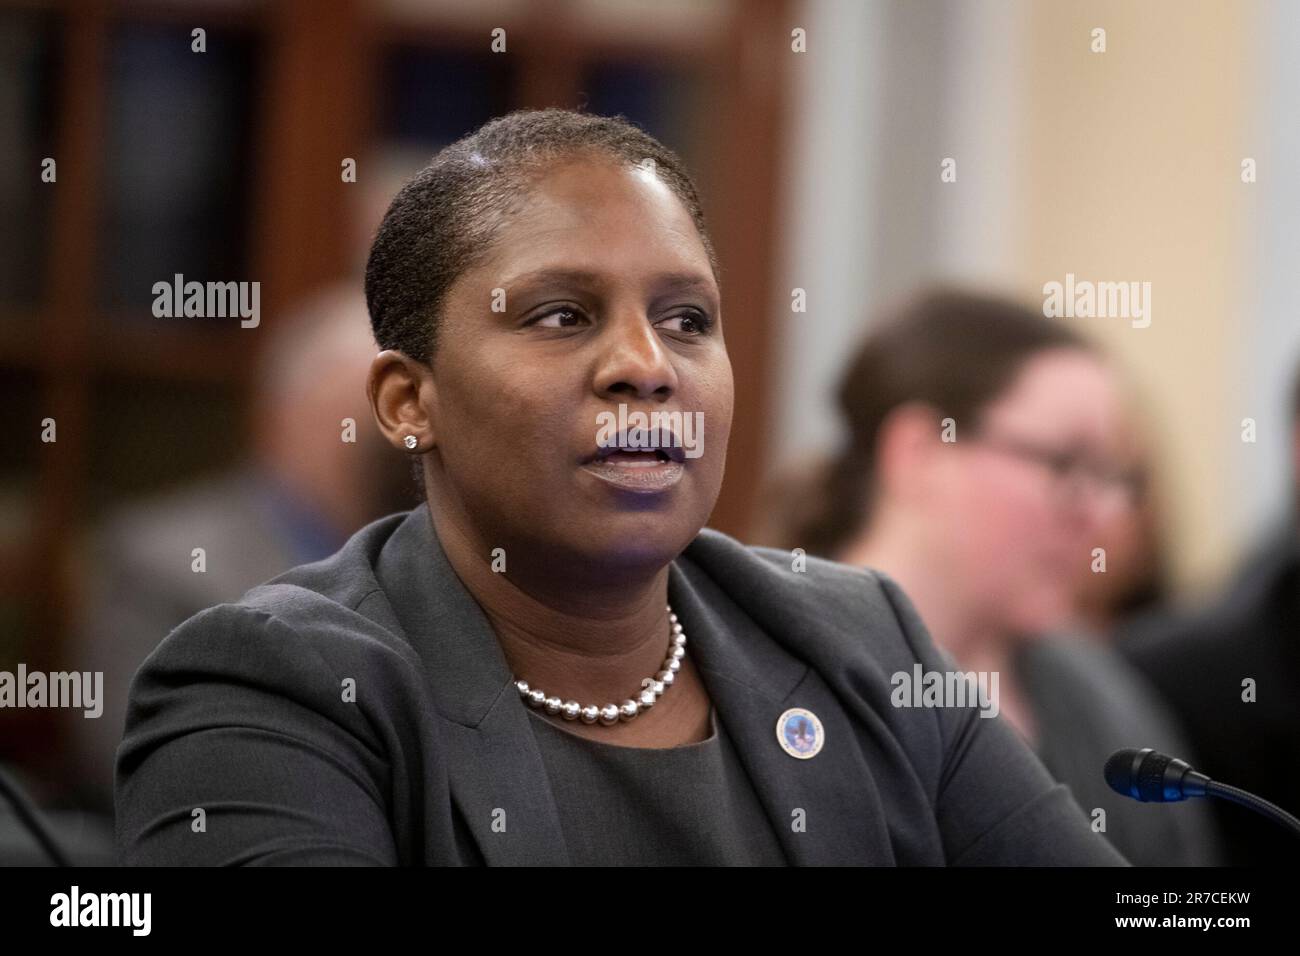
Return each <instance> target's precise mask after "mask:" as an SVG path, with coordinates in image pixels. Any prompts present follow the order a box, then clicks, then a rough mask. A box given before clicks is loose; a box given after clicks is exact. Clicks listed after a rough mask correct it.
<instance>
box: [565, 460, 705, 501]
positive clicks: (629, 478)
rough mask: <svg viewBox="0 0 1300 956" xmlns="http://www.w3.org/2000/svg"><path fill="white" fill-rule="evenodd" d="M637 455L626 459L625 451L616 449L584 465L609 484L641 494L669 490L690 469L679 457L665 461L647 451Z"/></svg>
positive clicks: (588, 470)
mask: <svg viewBox="0 0 1300 956" xmlns="http://www.w3.org/2000/svg"><path fill="white" fill-rule="evenodd" d="M628 457H629V458H631V457H632V456H628ZM636 459H637V460H623V458H622V455H621V454H620V453H616V454H615V455H611V456H609V457H608V458H598V459H597V460H595V461H589V462H587V463H586V464H584V465H583V466H582V468H583V470H584V471H586V472H588V473H589V474H592V475H594V476H595V477H597V478H599V479H600V480H601V481H604V482H606V483H607V484H611V485H614V486H615V487H617V488H619V489H621V490H623V491H632V492H636V493H639V494H656V493H658V492H661V491H667V490H668V489H669V488H671V487H673V486H674V485H675V484H677V482H679V481H681V478H682V475H683V473H685V471H686V466H685V465H684V464H682V463H681V462H679V461H661V460H660V459H658V458H650V457H649V456H647V455H637V456H636Z"/></svg>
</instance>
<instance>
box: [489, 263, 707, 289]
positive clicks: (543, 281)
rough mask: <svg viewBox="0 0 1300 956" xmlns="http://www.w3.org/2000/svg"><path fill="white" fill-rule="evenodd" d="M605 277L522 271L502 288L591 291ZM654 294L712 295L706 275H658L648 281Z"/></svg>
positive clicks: (581, 272)
mask: <svg viewBox="0 0 1300 956" xmlns="http://www.w3.org/2000/svg"><path fill="white" fill-rule="evenodd" d="M605 281H606V280H605V278H604V277H603V276H602V275H601V274H600V273H598V272H591V271H590V270H587V269H537V270H535V271H533V272H525V273H523V274H522V275H517V276H514V277H512V278H510V279H509V280H507V281H506V283H505V285H508V286H514V287H516V288H517V287H520V286H542V285H575V286H582V287H584V288H588V289H593V288H597V287H599V286H601V285H602V284H604V283H605ZM650 285H651V287H652V288H653V289H654V291H655V292H657V293H660V292H702V293H704V294H705V295H714V294H715V289H714V284H713V283H712V282H711V281H710V280H709V279H708V278H707V277H705V276H702V275H699V274H697V273H693V272H668V273H663V274H662V275H657V276H655V277H654V278H653V279H651V280H650Z"/></svg>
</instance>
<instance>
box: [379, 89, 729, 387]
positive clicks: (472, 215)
mask: <svg viewBox="0 0 1300 956" xmlns="http://www.w3.org/2000/svg"><path fill="white" fill-rule="evenodd" d="M586 156H591V157H598V158H604V159H607V160H612V161H614V162H618V163H623V164H627V165H630V166H644V167H646V168H649V163H653V170H654V173H655V174H656V175H657V176H658V178H659V179H660V180H661V181H662V182H663V183H664V184H666V185H667V186H668V188H669V189H671V190H672V191H673V193H674V194H675V195H676V196H677V197H678V198H679V199H680V200H681V202H682V205H683V206H685V207H686V210H687V212H688V213H689V214H690V216H691V219H692V220H693V221H694V223H695V228H696V230H697V231H698V232H699V234H700V239H701V241H702V242H703V244H704V248H705V252H706V253H707V255H708V257H709V262H710V265H711V266H712V268H713V272H714V277H715V278H717V277H718V271H719V270H718V264H717V260H716V256H715V254H714V250H713V244H712V242H711V240H710V238H709V234H708V231H707V229H706V228H705V223H704V212H703V208H702V206H701V204H700V199H699V196H698V194H697V192H696V189H695V184H694V182H693V181H692V179H691V177H690V174H689V173H688V172H687V171H686V167H685V165H684V164H683V163H682V161H681V159H680V158H679V157H678V156H677V154H676V153H674V152H673V151H672V150H670V149H668V148H667V147H666V146H664V145H663V144H662V143H660V142H659V141H658V140H656V139H655V138H654V137H652V136H650V135H649V134H648V133H646V132H644V131H642V130H641V129H639V128H637V127H636V126H634V125H632V124H631V123H630V122H628V121H627V120H625V119H624V118H623V117H621V116H616V117H606V116H595V115H591V114H586V113H579V112H574V111H572V110H560V109H546V110H521V111H517V112H514V113H509V114H507V115H505V116H502V117H500V118H498V119H494V120H492V121H490V122H488V123H486V124H485V125H484V126H482V127H481V128H480V129H478V130H476V131H475V132H473V133H471V134H470V135H468V136H465V137H463V138H462V139H460V140H457V141H456V142H455V143H452V144H451V145H450V146H447V147H446V148H444V149H442V150H441V151H440V152H438V154H437V155H435V156H434V157H433V159H432V160H431V161H430V163H429V164H428V165H427V166H425V167H424V168H423V169H422V170H420V172H419V173H417V174H416V175H415V177H414V178H413V179H412V180H411V181H410V182H408V183H407V184H406V185H405V186H403V187H402V188H401V190H400V191H399V192H398V193H397V196H396V197H395V198H394V199H393V202H392V204H391V205H390V206H389V208H388V212H387V213H386V214H385V215H384V218H383V221H382V222H381V223H380V225H379V229H378V232H377V234H376V236H375V241H374V243H373V245H372V246H371V248H370V256H369V259H368V261H367V263H366V278H365V292H366V304H367V306H368V307H369V309H370V321H371V325H372V328H373V330H374V335H375V340H376V341H377V342H378V343H379V347H380V348H381V349H396V350H398V351H401V352H403V353H404V354H406V355H407V356H408V357H410V358H412V359H415V360H416V361H417V362H421V363H426V364H427V363H429V362H430V360H431V358H432V356H433V354H434V352H435V351H436V348H437V341H438V328H439V324H440V320H441V316H440V314H439V313H440V310H441V308H442V304H443V301H444V299H445V297H446V294H447V291H448V289H450V287H451V285H452V283H453V282H455V280H456V278H457V277H458V276H459V275H460V274H461V273H462V272H464V271H466V270H467V269H470V268H472V267H474V266H475V265H477V264H478V263H479V262H481V261H482V260H483V259H484V258H485V257H486V256H487V254H488V253H489V252H490V251H491V247H492V242H493V239H494V238H495V236H496V234H497V232H498V230H499V229H500V228H501V226H503V225H504V224H505V223H506V222H507V221H508V220H509V217H510V215H511V213H512V212H514V211H517V209H518V208H519V207H520V205H521V203H522V200H523V199H524V198H525V196H526V194H527V192H528V190H529V188H530V187H531V186H532V185H533V184H534V183H535V182H536V180H537V179H538V178H540V175H541V174H542V173H543V172H544V171H545V169H546V168H547V167H548V166H550V165H551V164H552V163H554V162H556V161H558V160H566V159H570V158H580V157H586ZM647 161H649V163H647Z"/></svg>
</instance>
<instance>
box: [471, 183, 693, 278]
mask: <svg viewBox="0 0 1300 956" xmlns="http://www.w3.org/2000/svg"><path fill="white" fill-rule="evenodd" d="M651 178H653V180H654V181H653V182H650V181H648V179H647V177H646V176H644V175H642V174H641V173H639V172H638V171H637V170H636V169H634V168H631V167H628V168H614V167H612V166H610V165H608V164H604V165H602V166H598V167H577V166H574V165H568V166H565V167H563V168H560V169H557V170H555V171H553V174H552V175H550V176H548V177H546V178H544V179H542V180H540V181H538V182H536V183H534V185H533V186H532V187H530V189H529V191H528V192H527V193H526V194H525V195H524V196H523V197H521V200H520V202H519V203H518V204H517V205H516V206H515V209H514V210H513V211H512V212H511V213H510V214H509V215H508V216H506V217H505V218H504V220H503V221H502V223H501V225H500V226H499V228H498V229H497V230H496V234H495V236H494V239H493V248H492V250H491V251H490V253H489V254H488V255H487V257H485V259H484V261H483V263H482V264H481V267H480V270H479V271H480V272H481V273H486V274H487V275H488V276H490V277H491V279H492V284H494V285H506V284H508V283H516V282H519V281H522V280H523V279H525V278H528V279H529V280H534V279H539V278H540V279H547V278H550V279H574V280H576V279H580V278H583V277H585V278H586V279H588V280H589V281H590V282H592V283H594V282H597V281H600V280H605V281H609V280H612V279H615V278H624V279H626V278H630V277H633V276H639V277H663V281H678V282H679V284H684V283H685V282H687V281H688V280H694V281H696V282H698V283H700V284H702V285H705V286H707V287H712V290H713V291H714V292H715V293H716V282H715V280H714V277H713V271H712V267H711V265H710V262H709V257H708V253H707V251H706V249H705V247H704V243H703V241H702V239H701V238H700V235H699V232H698V230H697V229H696V227H695V222H694V220H693V219H692V218H691V215H690V213H689V212H688V211H687V209H686V207H685V206H684V205H683V204H682V202H681V200H680V199H678V197H677V195H676V194H675V193H673V192H672V190H671V189H668V187H667V186H665V185H664V184H663V183H662V181H660V180H658V179H657V177H651ZM566 273H567V275H566Z"/></svg>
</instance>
